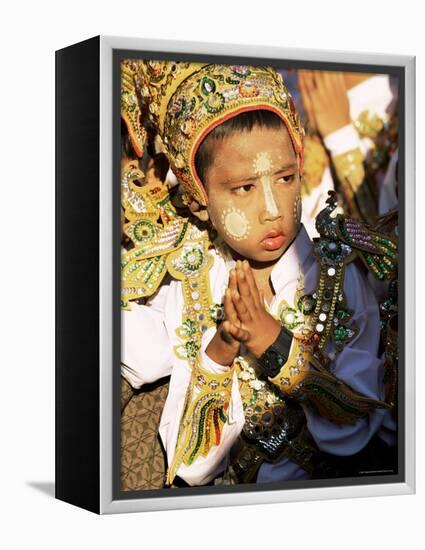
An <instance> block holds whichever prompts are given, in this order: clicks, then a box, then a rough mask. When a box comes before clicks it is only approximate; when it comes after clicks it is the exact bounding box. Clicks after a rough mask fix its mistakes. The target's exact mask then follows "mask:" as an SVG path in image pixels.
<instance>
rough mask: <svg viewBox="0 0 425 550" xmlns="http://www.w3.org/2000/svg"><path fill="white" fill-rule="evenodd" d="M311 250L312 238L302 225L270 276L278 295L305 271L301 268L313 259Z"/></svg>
mask: <svg viewBox="0 0 425 550" xmlns="http://www.w3.org/2000/svg"><path fill="white" fill-rule="evenodd" d="M311 248H312V242H311V240H310V237H309V236H308V233H307V231H306V229H305V227H304V225H302V224H301V227H300V230H299V231H298V234H297V236H296V237H295V239H294V240H293V241H292V243H291V245H290V246H289V248H288V249H287V250H285V252H284V254H282V256H281V257H280V258H279V261H278V262H277V263H276V264H275V265H274V267H273V269H272V272H271V275H270V276H271V280H272V283H273V288H274V291H275V293H276V295H278V294H279V293H280V292H281V291H282V290H283V289H284V288H285V286H287V285H288V284H290V283H292V282H293V281H294V280H296V279H297V278H298V275H299V273H300V271H305V270H304V269H301V268H302V267H303V266H304V264H305V262H306V261H307V259H308V258H309V257H310V258H311V254H310V253H311Z"/></svg>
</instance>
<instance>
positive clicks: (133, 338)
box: [121, 285, 172, 389]
mask: <svg viewBox="0 0 425 550" xmlns="http://www.w3.org/2000/svg"><path fill="white" fill-rule="evenodd" d="M168 291H169V286H168V285H163V286H161V288H160V289H159V291H158V292H157V293H156V294H155V296H154V297H153V298H152V299H151V300H150V301H149V302H148V303H147V304H146V305H138V304H136V303H133V304H132V306H131V310H130V311H126V310H124V311H123V312H122V317H121V342H122V357H121V363H122V366H121V374H122V376H123V377H124V378H125V379H126V380H127V382H128V383H129V384H131V386H132V387H133V388H135V389H139V388H140V387H141V386H142V385H143V384H148V383H151V382H155V381H156V380H159V379H160V378H163V377H164V376H167V375H169V374H170V373H171V365H172V346H171V342H170V339H169V336H168V333H167V329H166V326H165V323H164V306H165V301H166V299H167V294H168Z"/></svg>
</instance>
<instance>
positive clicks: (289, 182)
mask: <svg viewBox="0 0 425 550" xmlns="http://www.w3.org/2000/svg"><path fill="white" fill-rule="evenodd" d="M210 147H211V148H212V149H211V154H212V158H213V161H212V163H211V166H210V167H209V168H208V170H207V173H206V177H205V188H206V191H207V194H208V213H209V216H210V219H211V222H212V224H213V225H214V227H215V229H216V230H217V232H218V234H219V235H220V236H221V237H222V239H223V240H224V241H225V242H226V243H227V244H228V245H229V246H230V247H231V248H232V249H233V250H234V251H235V252H237V253H238V254H239V255H240V256H243V257H244V258H247V259H250V260H254V261H256V262H273V261H276V260H278V259H279V258H280V256H281V255H282V254H283V253H284V252H285V250H286V248H287V247H288V246H289V244H290V243H291V241H292V240H293V239H294V238H295V236H296V233H297V230H298V226H299V222H300V216H301V198H300V177H299V167H298V163H297V157H296V155H295V152H294V149H293V146H292V142H291V139H290V137H289V134H288V132H287V130H286V128H282V129H272V128H263V127H260V126H254V127H253V129H252V131H251V132H237V133H234V134H231V135H230V136H228V137H225V138H223V139H221V140H217V141H215V142H213V143H212V145H210Z"/></svg>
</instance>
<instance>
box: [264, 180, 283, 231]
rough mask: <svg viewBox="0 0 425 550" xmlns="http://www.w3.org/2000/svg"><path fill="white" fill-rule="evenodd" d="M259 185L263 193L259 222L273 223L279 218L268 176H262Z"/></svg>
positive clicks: (271, 184)
mask: <svg viewBox="0 0 425 550" xmlns="http://www.w3.org/2000/svg"><path fill="white" fill-rule="evenodd" d="M260 185H261V188H262V191H263V193H262V194H263V197H262V198H263V201H262V203H263V204H262V208H261V212H260V222H261V223H264V222H265V221H273V220H276V219H278V218H280V213H279V208H278V206H277V203H276V200H275V197H274V193H273V183H272V179H271V177H270V175H268V174H267V175H264V176H262V177H261V178H260Z"/></svg>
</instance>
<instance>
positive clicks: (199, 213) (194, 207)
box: [189, 201, 209, 222]
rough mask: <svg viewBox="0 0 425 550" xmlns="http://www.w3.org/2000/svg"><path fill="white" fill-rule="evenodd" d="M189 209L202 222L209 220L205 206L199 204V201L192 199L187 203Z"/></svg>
mask: <svg viewBox="0 0 425 550" xmlns="http://www.w3.org/2000/svg"><path fill="white" fill-rule="evenodd" d="M189 210H190V211H191V213H192V214H193V215H194V216H196V217H197V218H198V219H200V220H201V221H202V222H206V221H208V220H209V214H208V210H207V208H206V207H205V206H201V205H200V204H199V202H196V201H192V202H190V203H189Z"/></svg>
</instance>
